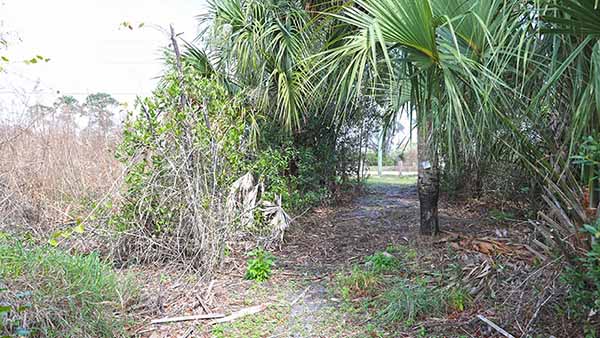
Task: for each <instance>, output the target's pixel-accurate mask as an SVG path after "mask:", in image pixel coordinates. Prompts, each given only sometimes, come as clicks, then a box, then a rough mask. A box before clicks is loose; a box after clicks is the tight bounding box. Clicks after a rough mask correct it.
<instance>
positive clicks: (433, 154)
mask: <svg viewBox="0 0 600 338" xmlns="http://www.w3.org/2000/svg"><path fill="white" fill-rule="evenodd" d="M417 152H418V159H419V163H418V166H419V169H418V170H419V180H418V182H417V189H418V191H419V205H420V209H421V227H420V230H421V234H422V235H429V236H431V235H435V234H437V233H438V232H439V230H440V229H439V221H438V198H439V193H440V178H439V174H440V171H439V164H438V156H437V151H436V150H435V147H434V144H433V130H432V124H431V122H430V121H427V122H425V123H423V124H422V125H420V126H419V127H418V131H417Z"/></svg>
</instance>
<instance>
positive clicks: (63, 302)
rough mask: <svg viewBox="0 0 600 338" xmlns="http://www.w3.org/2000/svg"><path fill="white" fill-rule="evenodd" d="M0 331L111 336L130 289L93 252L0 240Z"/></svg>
mask: <svg viewBox="0 0 600 338" xmlns="http://www.w3.org/2000/svg"><path fill="white" fill-rule="evenodd" d="M0 287H1V289H0V290H1V291H0V324H1V325H0V332H3V333H4V334H8V335H10V334H16V335H19V336H28V335H32V336H43V337H115V336H119V335H123V333H124V332H123V331H124V330H123V324H124V317H123V316H119V315H116V314H118V313H119V312H120V311H121V310H123V309H124V307H125V306H126V305H127V303H128V302H130V300H131V299H133V298H132V297H133V296H134V294H135V288H134V287H133V285H132V284H131V283H130V282H129V279H124V280H122V279H120V278H119V277H118V276H117V274H116V273H115V272H114V271H113V270H112V269H111V267H110V265H108V264H106V263H104V262H102V261H101V260H100V259H99V258H98V256H97V255H96V254H91V255H71V254H69V253H67V252H65V251H61V250H59V249H56V248H53V247H49V246H32V245H28V244H23V243H20V242H19V241H17V240H15V239H3V240H0Z"/></svg>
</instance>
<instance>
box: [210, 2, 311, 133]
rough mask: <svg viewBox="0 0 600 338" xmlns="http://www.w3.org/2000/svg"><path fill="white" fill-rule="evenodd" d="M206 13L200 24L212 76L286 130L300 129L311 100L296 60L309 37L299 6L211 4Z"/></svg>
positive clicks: (308, 50) (299, 60)
mask: <svg viewBox="0 0 600 338" xmlns="http://www.w3.org/2000/svg"><path fill="white" fill-rule="evenodd" d="M210 9H211V10H210V13H209V14H208V15H207V16H206V17H205V18H204V20H206V21H207V22H209V24H210V32H209V33H210V36H209V46H210V49H211V53H210V55H209V58H211V63H212V64H213V65H214V68H215V69H216V71H217V72H218V73H219V74H221V75H224V76H225V77H226V79H227V80H228V81H229V82H230V83H233V84H234V85H235V86H236V87H237V88H238V89H240V90H243V91H245V92H246V94H247V96H248V97H250V98H251V99H252V101H253V103H254V104H255V105H256V106H258V107H259V108H261V109H262V110H264V111H268V112H275V114H276V115H277V117H278V118H279V119H280V120H281V122H282V123H283V125H285V126H286V127H287V129H288V130H292V129H294V128H298V127H300V125H301V122H302V117H303V113H305V111H306V107H307V106H308V105H309V102H308V100H307V99H308V97H309V96H310V95H311V93H310V91H311V90H310V86H309V83H308V82H306V81H305V78H304V77H303V74H304V71H303V70H302V67H303V62H302V60H304V59H306V58H307V57H308V56H309V55H310V54H311V51H312V48H313V46H314V44H313V43H312V42H313V41H314V39H312V38H311V36H312V35H313V34H315V33H314V32H313V30H311V27H312V26H311V25H310V24H309V21H310V16H309V14H308V13H307V12H306V11H305V10H304V7H303V5H302V3H301V1H281V0H267V1H262V0H215V1H211V2H210Z"/></svg>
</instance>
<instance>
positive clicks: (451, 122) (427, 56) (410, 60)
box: [314, 0, 519, 235]
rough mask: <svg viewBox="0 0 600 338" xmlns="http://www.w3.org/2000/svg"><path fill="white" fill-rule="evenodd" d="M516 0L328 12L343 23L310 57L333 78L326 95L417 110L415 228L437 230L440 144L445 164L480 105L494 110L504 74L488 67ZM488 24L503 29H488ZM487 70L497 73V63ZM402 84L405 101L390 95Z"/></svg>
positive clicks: (356, 5)
mask: <svg viewBox="0 0 600 338" xmlns="http://www.w3.org/2000/svg"><path fill="white" fill-rule="evenodd" d="M517 4H518V2H516V1H515V2H510V1H494V0H492V1H459V0H356V1H354V2H353V3H352V4H348V5H346V6H343V7H342V8H341V9H340V10H338V11H337V12H331V13H330V14H329V15H331V16H333V17H335V18H336V19H337V20H338V21H339V22H340V23H341V24H342V25H346V26H348V27H350V29H349V30H348V31H349V33H347V34H345V35H343V36H340V37H339V38H338V40H337V41H335V42H334V43H333V44H332V46H331V47H330V48H328V49H327V50H325V51H324V52H322V53H320V54H318V55H317V57H316V58H315V59H317V60H318V61H316V63H317V66H316V68H315V69H316V70H315V72H314V74H317V76H318V77H323V78H328V79H329V78H333V79H335V81H330V82H328V83H332V82H333V83H337V84H338V85H337V86H336V87H335V88H330V89H334V90H333V92H334V93H335V96H334V97H333V98H332V100H335V101H336V102H337V103H338V105H341V106H342V107H343V103H345V102H351V101H352V100H354V99H355V98H356V97H357V95H360V93H365V92H367V93H371V94H374V95H377V96H379V97H383V98H384V99H385V98H387V99H388V101H390V102H389V105H391V106H397V105H398V103H400V104H403V103H404V102H407V103H406V104H407V105H408V109H405V111H408V112H409V113H410V114H415V115H416V116H415V117H416V119H415V120H416V121H417V128H418V131H417V135H418V136H417V137H418V140H417V143H418V153H419V169H418V171H419V178H418V192H419V201H420V207H421V227H420V230H421V233H422V234H427V235H431V234H436V233H437V232H438V231H439V222H438V210H437V203H438V196H439V176H440V166H441V165H442V163H440V146H441V145H444V146H445V148H444V150H445V151H446V152H448V154H446V155H448V156H446V158H448V162H449V163H444V164H451V163H450V162H452V159H453V158H454V156H455V153H456V150H457V148H458V146H459V145H460V144H462V145H468V144H469V142H467V140H468V139H469V138H471V137H472V136H473V135H476V134H477V133H478V128H480V127H481V126H482V125H484V123H485V121H484V120H482V118H483V117H482V116H483V114H484V112H486V111H488V112H495V111H496V109H495V108H493V107H492V106H491V105H492V104H493V103H494V101H501V100H502V97H500V96H501V94H493V92H494V91H493V89H494V88H501V87H502V86H503V84H502V83H503V82H502V81H500V77H499V76H498V75H497V73H494V72H492V66H493V65H495V64H494V63H493V62H492V60H497V59H502V55H503V54H502V53H500V51H499V47H498V41H497V39H500V38H504V39H508V40H510V38H509V37H508V34H510V33H511V30H513V29H514V28H515V27H517V25H518V14H519V13H518V12H517V11H514V10H513V7H514V6H516V5H517ZM492 29H498V31H499V32H500V33H499V34H502V35H501V36H494V35H492V33H491V32H492V31H493V30H492ZM494 71H496V72H500V73H502V72H503V69H502V66H497V68H496V69H494ZM321 83H324V82H323V81H322V82H321ZM403 88H404V89H403ZM406 91H409V94H408V96H409V99H408V101H406V100H402V99H401V98H402V97H404V95H397V93H398V92H400V93H405V92H406ZM501 92H502V91H498V93H501ZM394 101H397V102H394ZM398 111H399V110H398V109H392V112H398ZM455 140H459V141H460V142H459V143H460V144H459V145H455V144H454V142H455ZM465 150H468V149H467V148H466V147H465Z"/></svg>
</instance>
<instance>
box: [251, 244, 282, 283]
mask: <svg viewBox="0 0 600 338" xmlns="http://www.w3.org/2000/svg"><path fill="white" fill-rule="evenodd" d="M248 257H250V259H249V260H248V268H247V270H246V279H250V280H255V281H257V282H264V281H266V280H267V279H269V277H271V273H272V271H271V269H272V267H273V265H274V264H275V256H273V255H272V254H271V253H269V252H267V251H265V250H263V249H256V250H252V251H251V252H250V253H248Z"/></svg>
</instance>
